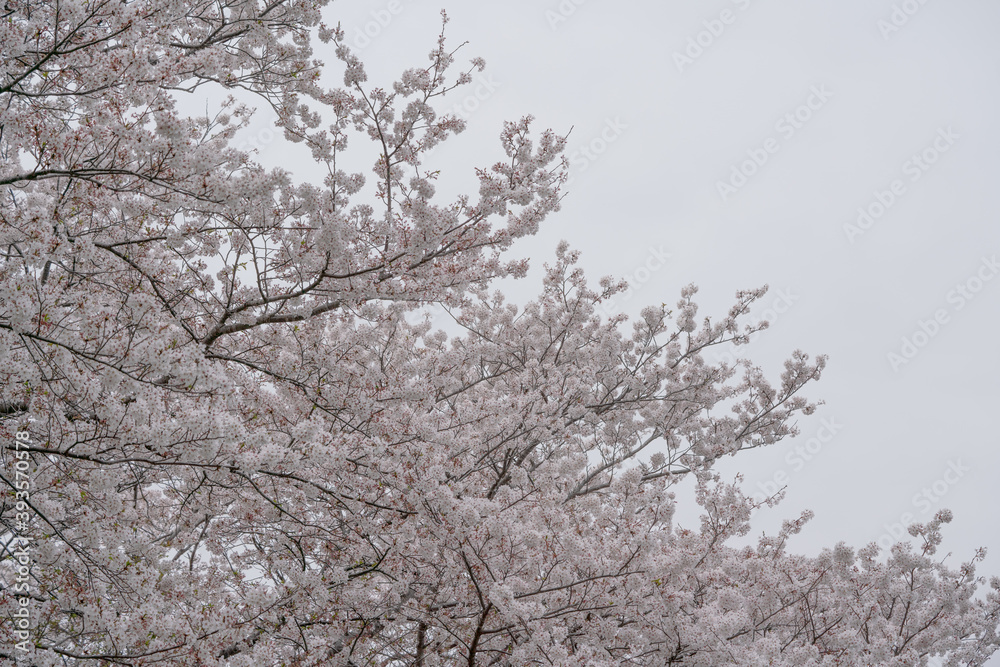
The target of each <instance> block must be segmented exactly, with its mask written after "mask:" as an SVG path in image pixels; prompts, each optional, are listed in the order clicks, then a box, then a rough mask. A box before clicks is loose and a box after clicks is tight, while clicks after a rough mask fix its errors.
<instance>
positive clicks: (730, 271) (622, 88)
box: [255, 0, 1000, 665]
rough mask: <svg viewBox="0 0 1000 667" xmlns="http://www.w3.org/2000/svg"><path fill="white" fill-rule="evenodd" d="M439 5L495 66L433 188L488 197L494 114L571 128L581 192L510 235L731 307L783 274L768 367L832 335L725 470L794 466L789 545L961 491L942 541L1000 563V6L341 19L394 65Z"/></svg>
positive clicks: (714, 4) (719, 309) (871, 531)
mask: <svg viewBox="0 0 1000 667" xmlns="http://www.w3.org/2000/svg"><path fill="white" fill-rule="evenodd" d="M442 8H444V9H447V10H448V13H449V16H450V18H451V19H452V21H451V23H450V24H449V25H448V31H447V34H448V36H449V39H450V42H451V44H452V45H458V44H459V43H460V42H463V41H469V42H470V43H469V45H467V46H465V47H464V48H463V50H462V51H461V52H460V54H459V55H460V60H463V61H467V60H468V59H470V58H472V57H474V56H483V57H484V58H485V59H486V61H487V69H486V72H484V73H483V75H482V77H483V78H482V79H481V80H480V81H479V82H477V84H476V85H474V86H472V87H470V88H468V89H466V90H465V91H464V92H462V93H460V94H457V95H455V96H454V97H453V98H452V97H449V98H447V99H446V105H445V109H452V108H457V109H458V110H460V111H461V112H462V113H464V114H466V115H467V117H468V121H469V129H468V130H467V131H466V132H465V133H464V134H462V135H460V136H459V137H457V138H456V139H454V140H452V141H450V142H449V143H448V144H447V145H445V146H443V147H441V148H440V149H439V151H438V153H436V154H435V156H434V159H435V160H440V162H441V168H442V169H443V172H442V179H443V186H442V191H451V190H453V191H456V192H457V191H460V190H463V189H464V190H465V191H473V192H474V189H473V185H474V182H475V181H474V177H473V172H472V167H473V166H487V165H489V164H491V163H492V162H494V161H495V160H496V159H497V157H498V154H499V143H498V140H497V135H498V134H499V131H500V128H501V124H502V122H503V120H505V119H511V120H513V119H517V118H518V117H520V116H522V115H525V114H529V113H530V114H533V115H534V116H535V117H536V118H537V122H536V125H537V128H538V129H539V130H541V129H543V128H545V127H552V128H554V129H556V130H557V131H560V132H565V131H568V130H569V128H570V127H571V126H572V127H573V128H574V129H573V131H572V134H571V135H570V141H569V152H570V154H571V161H572V164H573V170H572V176H573V182H572V185H571V187H570V188H569V194H568V196H567V197H566V199H565V200H564V205H563V209H562V211H561V212H559V213H558V214H556V215H554V216H552V217H551V218H550V219H549V220H548V221H547V222H546V224H545V225H544V226H543V228H542V230H541V231H540V232H539V234H538V235H537V236H536V237H534V238H533V239H530V240H528V241H525V242H522V243H520V244H519V245H518V246H517V247H516V252H517V253H519V254H520V255H525V256H530V257H531V258H532V264H533V267H535V268H536V269H537V268H540V267H541V264H542V263H543V262H545V261H549V260H550V259H551V258H552V257H553V255H554V249H555V246H556V244H557V243H558V241H559V240H560V239H566V240H568V241H569V242H570V244H571V245H572V246H573V247H574V248H576V249H579V250H580V251H582V253H583V256H582V264H583V266H584V268H585V270H586V271H587V272H588V274H589V276H590V277H591V278H592V279H593V280H594V281H596V280H597V279H598V278H599V277H600V276H602V275H607V274H613V275H615V276H618V277H626V278H630V279H631V280H632V281H633V283H635V286H636V287H635V290H634V294H633V296H631V297H630V298H629V299H627V300H622V303H620V304H618V305H619V306H620V307H621V309H622V310H624V311H626V312H630V313H637V312H638V311H639V309H640V308H641V307H642V306H643V305H646V304H649V303H654V304H659V303H660V302H661V301H666V302H668V303H674V302H676V300H677V299H678V296H679V291H680V288H681V287H682V286H683V285H685V284H687V283H689V282H694V283H696V284H698V285H699V286H700V288H701V291H700V295H699V296H700V299H699V301H700V304H701V311H700V312H701V313H702V314H705V315H709V314H711V315H721V314H723V313H724V312H725V311H726V310H728V308H729V306H730V305H731V302H732V298H733V293H734V292H735V291H736V290H737V289H741V288H751V287H756V286H759V285H761V284H764V283H768V284H770V286H771V288H772V291H771V293H770V294H769V295H768V296H767V297H766V298H765V299H764V302H762V304H761V308H760V312H759V313H758V314H763V312H764V311H765V310H767V309H771V310H773V313H772V317H773V316H774V315H777V317H774V321H773V322H772V326H771V328H770V329H769V330H768V331H767V332H765V333H764V334H762V335H761V336H760V337H759V339H758V340H757V341H756V342H755V343H754V344H753V346H752V349H750V350H749V351H748V352H747V353H748V354H749V355H750V356H751V357H753V358H754V359H758V360H760V362H761V363H762V365H764V367H765V368H767V369H771V370H772V371H773V374H774V375H775V376H776V375H777V373H778V372H779V370H780V363H781V361H782V360H783V359H784V358H785V357H787V356H788V354H789V353H790V352H791V351H792V350H794V349H796V348H801V349H803V350H805V351H807V352H809V353H811V354H819V353H823V354H828V355H830V363H829V366H828V370H827V372H826V373H825V375H824V377H823V379H822V381H821V382H820V383H818V384H816V385H815V386H814V387H812V389H811V391H810V394H809V395H810V396H811V397H816V398H822V399H824V400H825V401H826V405H825V406H823V407H822V408H821V410H820V411H818V412H817V414H816V415H815V416H814V417H812V418H808V419H804V420H802V421H801V422H800V425H801V428H802V435H801V436H800V437H799V438H797V439H795V440H791V441H788V442H783V443H780V444H779V445H777V446H774V447H772V448H771V449H770V450H766V451H760V452H750V453H745V454H742V455H740V456H739V457H736V458H734V459H731V461H730V462H729V463H727V465H726V466H724V468H723V470H724V471H725V472H726V473H727V474H733V473H735V472H736V471H738V470H739V471H743V472H744V474H745V477H746V480H747V481H746V488H747V489H749V490H751V491H753V490H756V489H760V488H765V487H767V486H768V485H769V483H773V482H774V481H775V480H777V481H779V482H780V483H782V484H787V486H788V492H787V497H786V499H785V501H784V502H783V503H781V504H780V505H779V506H778V507H777V508H775V509H772V510H766V511H762V512H760V513H759V514H758V515H757V517H755V521H756V522H757V524H759V530H765V529H766V530H768V531H773V530H774V529H776V527H777V526H778V525H780V521H781V520H782V519H784V518H791V517H794V516H797V515H798V513H799V512H800V511H801V510H802V509H805V508H810V509H812V510H814V511H815V512H816V517H815V519H814V520H813V521H812V522H811V523H810V524H809V525H808V526H807V528H806V529H805V530H804V531H803V533H802V534H801V535H799V536H798V537H797V539H796V541H795V542H794V543H793V544H792V547H793V550H798V551H802V552H806V553H812V552H815V551H817V550H818V549H819V548H821V547H823V546H832V545H833V544H834V543H836V542H837V541H840V540H845V541H847V542H848V543H849V544H852V545H854V546H861V545H863V544H865V543H867V542H870V541H872V540H878V539H880V538H883V536H885V537H884V540H885V541H886V542H887V541H888V535H889V533H890V532H891V531H892V530H893V529H894V528H895V529H897V530H898V529H899V528H900V527H901V524H903V523H905V522H906V521H927V520H929V519H930V518H931V516H932V515H933V513H934V512H936V511H937V510H938V509H942V508H946V507H947V508H950V509H952V510H953V511H954V513H955V520H954V521H953V522H952V524H951V525H950V526H949V527H948V528H947V529H946V533H945V547H946V549H945V551H946V552H947V551H951V552H952V553H953V556H951V558H950V559H949V562H950V563H951V564H952V565H957V564H958V563H959V562H961V561H964V560H966V559H968V558H969V557H971V556H972V554H973V551H974V550H975V548H976V547H979V546H986V547H988V548H989V549H990V551H991V553H990V555H989V556H988V558H987V560H986V562H985V563H983V564H982V565H981V566H980V573H981V574H985V575H991V574H1000V518H998V513H997V512H996V508H997V507H998V506H1000V484H997V483H996V480H997V471H998V470H1000V447H998V446H997V445H998V436H997V424H996V414H997V412H998V408H1000V405H998V402H1000V400H998V399H1000V383H998V379H997V371H998V370H1000V352H998V348H997V344H996V342H997V338H998V337H997V329H998V326H997V325H998V324H1000V309H998V306H1000V265H998V264H997V263H996V261H997V258H998V257H1000V226H998V225H997V216H996V211H997V208H998V203H1000V201H998V193H1000V188H997V187H996V185H995V184H996V180H997V177H998V175H1000V164H998V160H1000V150H998V149H1000V124H998V123H997V118H1000V95H998V73H1000V40H997V39H996V26H997V25H1000V4H997V3H994V2H989V1H988V0H951V1H950V2H942V1H938V2H933V1H928V0H906V1H905V2H904V1H901V0H840V1H839V2H822V3H813V2H809V3H804V2H791V1H789V0H784V1H779V0H712V1H711V2H694V1H688V2H670V3H658V2H652V1H649V0H646V1H641V2H640V1H636V0H632V1H628V0H618V1H616V2H609V1H607V0H603V1H602V0H589V1H588V0H582V1H581V0H563V1H562V2H559V0H551V1H549V2H545V1H540V0H532V1H528V0H505V1H504V2H483V1H482V0H479V1H475V2H474V1H473V0H435V1H434V2H429V1H428V0H392V1H389V0H340V1H338V2H336V3H334V5H333V6H332V7H331V8H330V9H329V16H330V22H332V23H336V21H337V20H339V21H340V22H341V24H342V27H343V28H344V30H345V32H346V33H347V37H348V41H349V42H350V43H352V44H354V45H355V46H358V47H361V48H360V49H359V50H360V53H361V56H362V58H363V59H364V60H366V61H367V62H368V63H369V69H370V75H371V79H372V80H373V81H379V83H380V84H381V85H388V84H389V83H390V82H391V81H392V80H393V78H395V75H397V74H398V73H399V72H400V71H402V70H403V69H404V68H407V67H412V66H416V65H420V64H423V63H425V62H426V54H427V52H428V51H429V50H430V49H431V48H432V46H433V44H434V39H435V36H436V35H437V32H438V27H439V15H438V12H439V10H440V9H442ZM321 56H322V57H324V58H325V59H326V60H327V62H329V63H333V62H334V58H333V56H332V54H328V55H327V54H321ZM255 131H257V132H264V133H265V134H266V131H265V130H263V129H259V130H255ZM262 143H266V142H262ZM279 145H280V142H274V143H272V144H268V145H266V146H265V147H264V148H263V150H262V153H263V154H264V155H265V156H266V157H267V158H269V161H271V160H273V161H276V162H281V161H282V160H283V155H282V154H281V152H280V151H281V149H280V148H279ZM447 184H450V186H448V185H447ZM859 209H861V211H862V212H866V213H867V215H868V216H870V217H861V219H860V222H859V217H860V213H859ZM664 254H669V255H670V256H669V258H667V259H666V261H663V260H662V255H664ZM537 289H538V283H537V280H535V281H530V280H529V281H524V284H521V285H518V286H515V287H514V288H512V297H514V298H515V299H517V300H521V301H523V300H524V299H526V298H529V297H530V296H532V295H533V294H534V293H536V292H537ZM904 338H906V339H907V341H908V342H905V343H904V340H903V339H904ZM910 345H912V347H910ZM890 354H895V355H898V358H894V357H890V356H889V355H890ZM824 420H826V421H825V422H824ZM824 424H825V425H824ZM797 447H798V448H800V449H799V450H796V448H797ZM759 530H758V531H757V532H758V534H759ZM990 664H991V665H1000V659H996V658H995V659H994V660H993V661H991V663H990Z"/></svg>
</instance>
